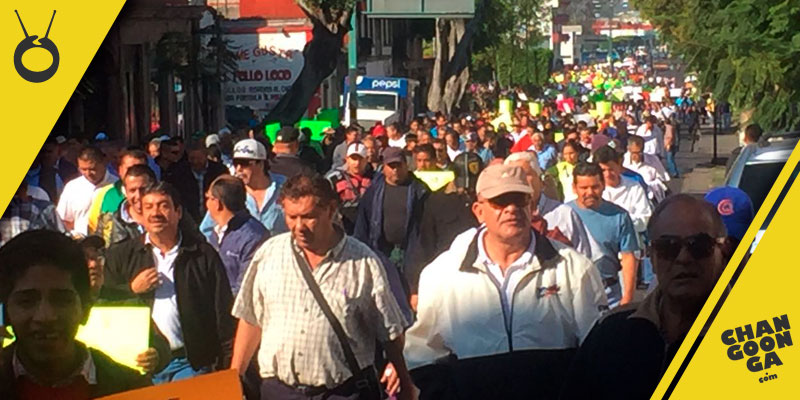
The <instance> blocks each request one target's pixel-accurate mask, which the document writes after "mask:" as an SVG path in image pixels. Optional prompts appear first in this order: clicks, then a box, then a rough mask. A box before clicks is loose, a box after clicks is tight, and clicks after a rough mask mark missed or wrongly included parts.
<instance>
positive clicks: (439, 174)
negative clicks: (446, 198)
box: [414, 171, 456, 192]
mask: <svg viewBox="0 0 800 400" xmlns="http://www.w3.org/2000/svg"><path fill="white" fill-rule="evenodd" d="M414 175H415V176H416V177H417V178H419V180H421V181H423V182H425V184H426V185H428V188H429V189H431V191H433V192H435V191H437V190H439V189H441V188H443V187H445V186H447V184H448V183H450V182H452V181H453V180H454V179H456V174H455V173H453V171H415V172H414Z"/></svg>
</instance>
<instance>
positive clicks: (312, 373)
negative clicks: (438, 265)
mask: <svg viewBox="0 0 800 400" xmlns="http://www.w3.org/2000/svg"><path fill="white" fill-rule="evenodd" d="M280 202H281V204H282V206H283V209H284V213H285V218H286V224H287V225H288V227H289V230H290V233H286V234H281V235H278V236H275V237H273V238H271V239H270V240H268V241H267V242H266V243H265V244H264V245H263V246H262V247H261V248H260V249H259V250H258V251H257V252H256V254H255V256H254V257H253V261H252V262H251V264H250V267H249V268H248V270H247V272H246V273H245V276H244V279H243V281H242V286H241V289H240V290H239V294H238V297H237V299H236V303H235V304H234V307H233V315H234V316H236V317H237V318H239V327H238V330H237V333H236V338H235V341H234V356H233V361H232V363H231V367H232V368H235V369H238V370H239V371H241V372H243V371H245V370H246V369H247V365H248V364H249V362H250V359H251V358H252V356H253V354H254V353H255V352H256V350H257V349H258V362H259V370H260V374H261V377H262V378H263V382H262V385H261V398H262V399H283V398H309V399H310V398H315V399H316V398H326V399H331V400H342V399H352V400H356V399H363V397H361V396H360V395H359V390H360V388H359V387H357V385H356V382H355V379H353V371H352V370H351V368H350V367H349V365H348V363H347V362H346V359H345V358H346V357H345V356H344V355H343V354H344V351H343V347H342V345H341V343H340V341H339V339H338V338H337V335H336V334H335V332H334V329H333V328H332V326H331V324H330V323H329V321H328V319H327V318H326V317H325V315H324V314H323V312H322V309H321V307H320V305H319V304H318V303H317V301H316V300H315V298H314V296H313V294H312V292H311V290H309V287H308V285H307V283H306V282H305V281H304V278H303V272H302V270H301V268H308V269H310V273H311V275H312V277H313V279H314V280H315V281H316V283H317V285H319V288H320V291H321V292H322V294H323V297H324V298H325V300H326V302H327V303H328V304H329V305H330V308H331V310H332V311H333V314H334V315H335V316H336V319H337V320H338V321H339V323H340V324H341V326H342V328H343V331H344V333H345V335H346V336H347V339H348V343H349V345H350V347H351V348H352V352H353V354H354V355H355V359H356V361H357V363H358V366H359V368H361V369H362V370H363V369H371V368H372V366H373V363H374V361H375V345H376V342H381V343H382V344H383V348H384V349H385V352H386V358H387V359H388V361H389V362H390V367H387V371H386V372H385V373H384V374H382V375H381V376H383V381H384V382H385V383H386V384H387V392H389V393H390V394H394V393H397V394H398V398H399V399H410V398H411V396H412V394H413V384H412V383H411V378H410V376H409V374H408V370H407V369H406V365H405V360H404V358H403V354H402V349H403V341H404V336H403V328H404V327H405V326H406V324H407V321H406V320H405V318H404V316H403V314H402V312H401V310H400V306H399V305H398V304H397V301H396V300H395V298H394V296H393V295H392V292H391V290H390V288H389V282H388V280H387V278H386V272H385V270H384V268H383V266H382V265H381V263H380V261H379V259H378V258H377V256H376V255H375V253H373V252H372V250H370V249H369V248H368V247H367V246H366V245H365V244H363V243H361V242H359V241H358V240H355V239H353V238H351V237H349V236H347V235H345V234H344V233H343V232H342V231H341V229H340V228H338V227H336V226H335V225H334V223H333V217H334V215H335V213H336V209H337V195H336V192H334V191H333V188H332V187H331V185H330V183H328V181H327V180H325V179H324V178H322V177H321V176H316V175H315V176H309V175H303V174H301V175H296V176H294V177H292V178H290V179H289V180H287V181H286V183H285V184H284V185H283V188H282V189H281V194H280ZM301 264H302V265H301ZM259 345H260V347H259ZM395 371H396V374H395V373H394V372H395ZM398 390H399V393H398Z"/></svg>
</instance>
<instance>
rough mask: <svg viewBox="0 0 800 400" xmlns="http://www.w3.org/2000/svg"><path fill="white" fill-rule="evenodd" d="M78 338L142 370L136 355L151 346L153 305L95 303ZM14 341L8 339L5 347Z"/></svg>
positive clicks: (79, 331) (115, 358) (117, 359)
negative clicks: (104, 305)
mask: <svg viewBox="0 0 800 400" xmlns="http://www.w3.org/2000/svg"><path fill="white" fill-rule="evenodd" d="M75 338H76V339H78V340H79V341H81V342H82V343H84V344H86V345H87V346H89V347H92V348H95V349H98V350H100V351H102V352H103V353H106V355H108V356H109V357H111V358H113V359H114V361H116V362H118V363H120V364H124V365H127V366H129V367H131V368H134V369H138V370H140V371H141V368H139V367H138V366H137V365H136V356H138V355H139V354H141V353H143V352H144V351H145V350H147V348H148V347H150V346H149V343H150V308H149V307H102V306H98V307H92V310H91V311H90V313H89V320H88V321H87V322H86V325H83V326H81V327H80V328H78V334H77V335H76V336H75ZM13 341H14V340H13V339H6V340H5V341H4V343H3V347H5V346H8V345H9V344H11V343H12V342H13Z"/></svg>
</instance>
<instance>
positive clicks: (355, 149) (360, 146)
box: [347, 142, 367, 158]
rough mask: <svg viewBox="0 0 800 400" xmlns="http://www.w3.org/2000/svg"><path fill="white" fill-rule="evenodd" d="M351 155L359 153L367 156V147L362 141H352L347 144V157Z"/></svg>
mask: <svg viewBox="0 0 800 400" xmlns="http://www.w3.org/2000/svg"><path fill="white" fill-rule="evenodd" d="M352 155H359V156H361V157H365V158H366V157H367V147H366V146H364V143H360V142H353V143H350V145H349V146H347V157H350V156H352Z"/></svg>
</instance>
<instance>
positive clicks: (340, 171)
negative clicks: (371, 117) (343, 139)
mask: <svg viewBox="0 0 800 400" xmlns="http://www.w3.org/2000/svg"><path fill="white" fill-rule="evenodd" d="M325 179H327V180H329V181H330V182H331V185H333V189H334V190H336V193H337V194H338V195H339V201H340V202H341V207H340V209H339V211H340V213H341V215H342V224H343V225H344V229H345V232H347V234H348V235H352V234H353V229H354V228H355V225H356V217H357V215H358V202H359V200H361V196H363V195H364V192H366V191H367V188H368V187H369V185H370V183H372V171H368V170H367V147H366V146H364V143H361V142H353V143H350V145H349V146H347V157H346V158H345V164H344V166H342V167H339V168H336V169H334V170H332V171H330V172H328V174H327V175H325Z"/></svg>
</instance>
